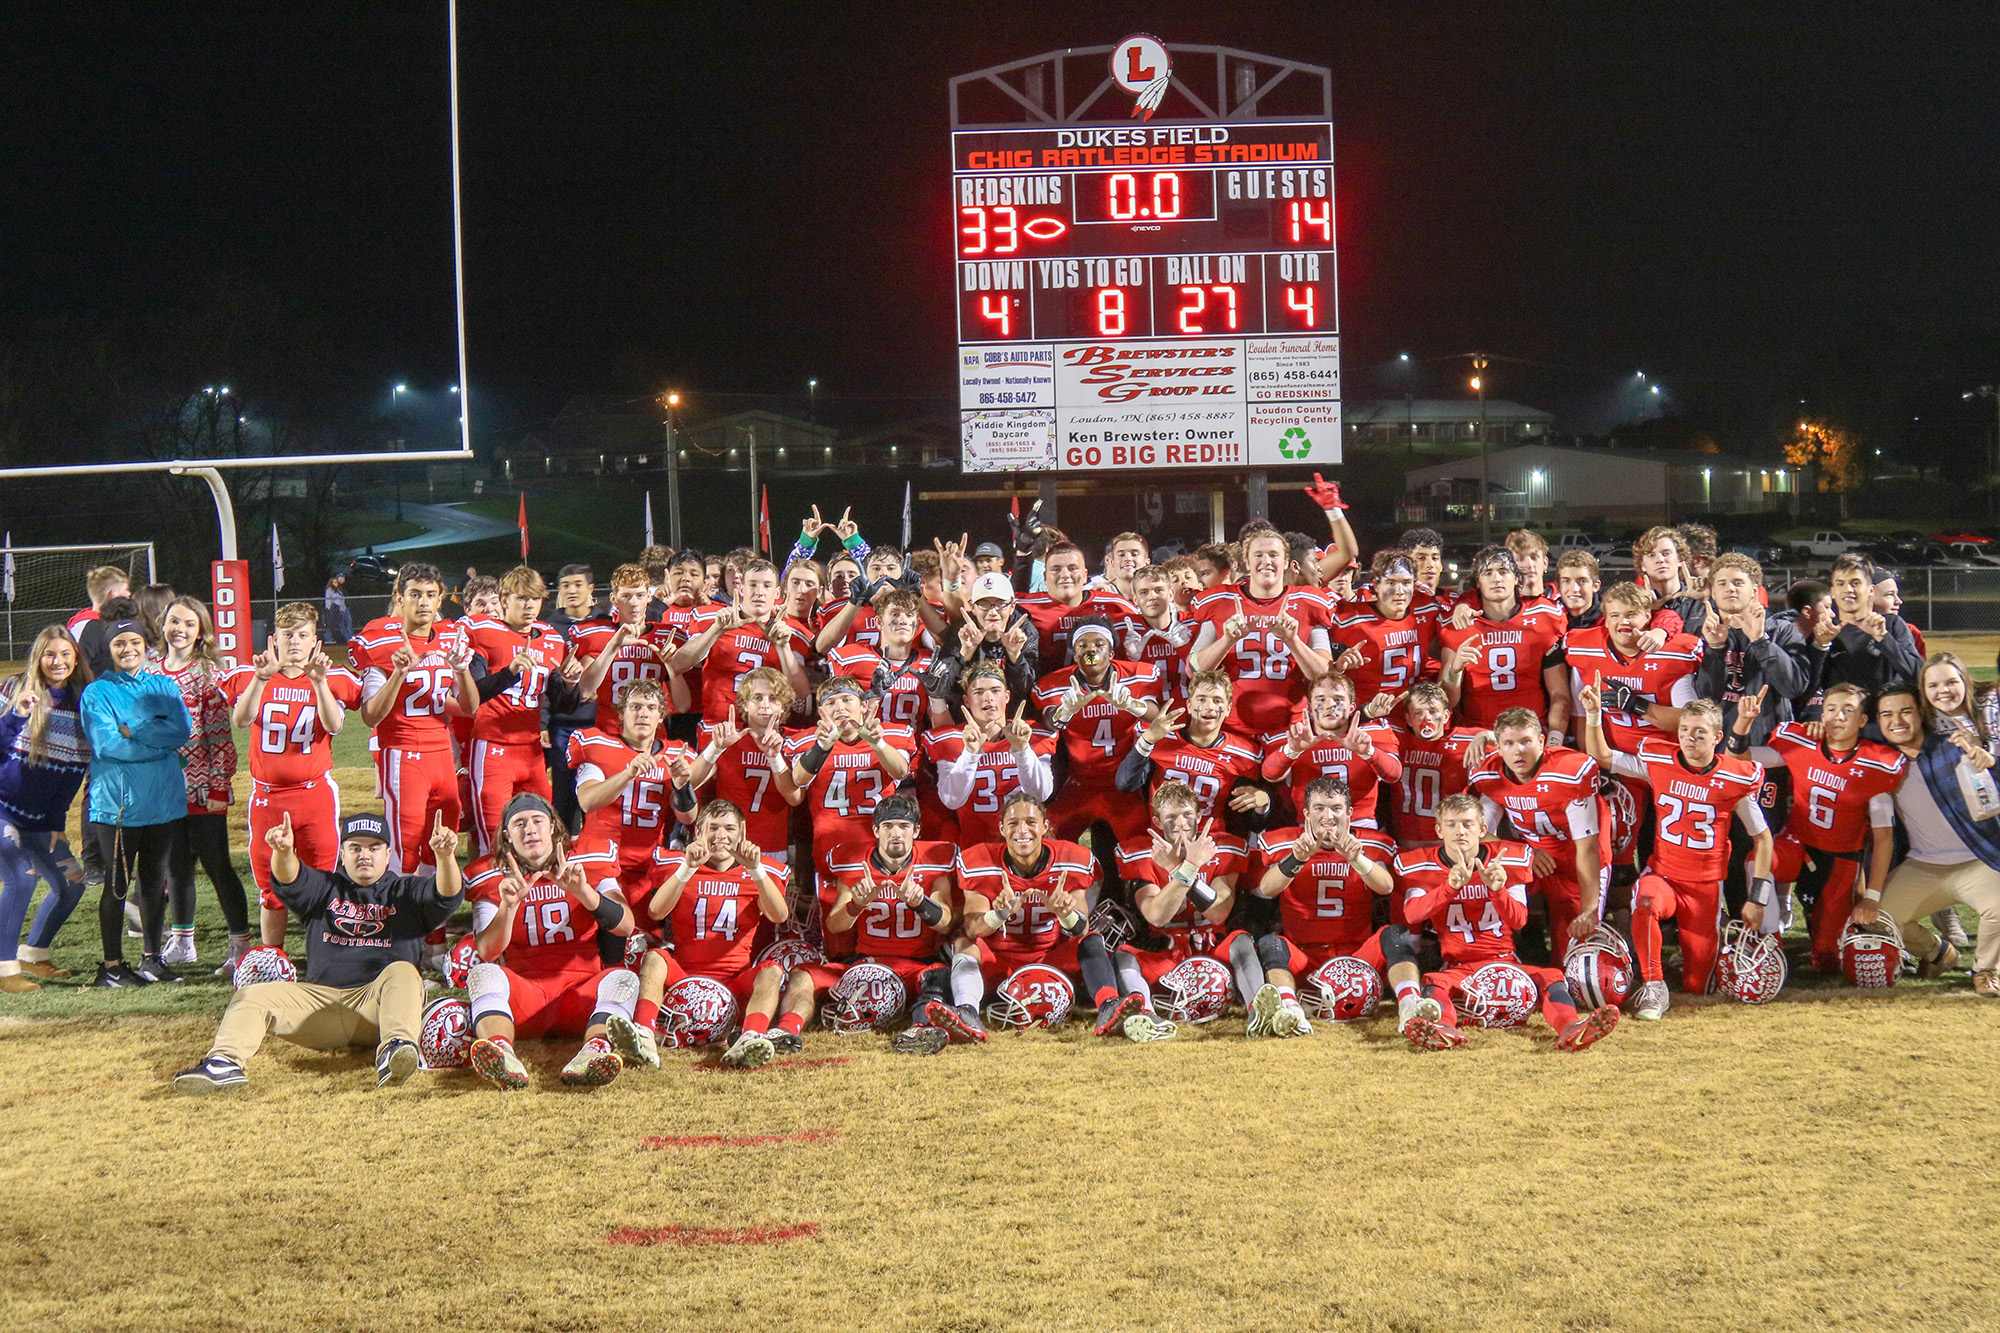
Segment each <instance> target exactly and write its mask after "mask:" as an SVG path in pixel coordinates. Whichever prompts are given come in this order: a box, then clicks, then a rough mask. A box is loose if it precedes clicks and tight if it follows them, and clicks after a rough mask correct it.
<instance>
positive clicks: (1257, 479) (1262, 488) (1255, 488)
mask: <svg viewBox="0 0 2000 1333" xmlns="http://www.w3.org/2000/svg"><path fill="white" fill-rule="evenodd" d="M1245 493H1246V496H1247V498H1248V500H1249V502H1250V517H1251V518H1262V519H1268V518H1270V517H1271V479H1270V476H1269V474H1267V473H1266V472H1265V471H1264V470H1263V469H1262V468H1252V469H1251V470H1250V484H1249V485H1248V486H1247V487H1245Z"/></svg>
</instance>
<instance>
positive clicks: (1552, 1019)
mask: <svg viewBox="0 0 2000 1333" xmlns="http://www.w3.org/2000/svg"><path fill="white" fill-rule="evenodd" d="M1499 961H1501V962H1507V963H1512V964H1513V965H1514V966H1516V967H1518V968H1520V969H1521V970H1522V971H1523V972H1526V973H1527V974H1528V975H1529V976H1530V977H1531V978H1533V979H1534V983H1535V991H1536V993H1537V995H1538V996H1539V997H1540V1000H1541V1006H1542V1017H1543V1018H1545V1019H1547V1020H1548V1024H1549V1026H1550V1027H1552V1028H1554V1029H1555V1030H1556V1031H1557V1032H1561V1031H1562V1030H1563V1029H1564V1028H1566V1027H1568V1026H1569V1025H1570V1024H1571V1023H1574V1022H1576V1006H1575V1005H1573V1004H1564V1003H1563V1002H1562V1001H1561V1000H1558V999H1554V998H1553V997H1551V996H1550V994H1549V991H1550V990H1551V989H1552V988H1553V987H1556V986H1560V985H1563V974H1562V973H1561V972H1559V971H1557V970H1556V969H1555V968H1553V967H1530V966H1529V965H1528V964H1526V963H1524V962H1522V961H1521V960H1520V959H1518V958H1505V959H1501V960H1499ZM1484 966H1486V964H1485V963H1472V964H1470V965H1467V966H1461V967H1454V968H1451V969H1450V970H1448V971H1444V972H1426V973H1424V986H1425V988H1426V989H1427V990H1428V991H1429V993H1430V996H1431V998H1432V999H1434V1000H1436V1001H1437V1002H1438V1004H1439V1005H1440V1006H1441V1007H1442V1008H1443V1009H1444V1013H1443V1014H1442V1015H1441V1016H1440V1017H1439V1019H1438V1021H1439V1022H1441V1023H1443V1024H1444V1025H1445V1026H1446V1027H1457V1026H1458V1009H1457V1007H1456V1006H1455V1005H1453V1004H1452V1002H1451V993H1452V992H1453V991H1455V990H1457V989H1458V988H1459V986H1461V985H1462V984H1463V983H1464V982H1465V979H1466V978H1467V977H1469V976H1471V975H1472V974H1473V973H1474V972H1477V971H1478V970H1479V969H1480V968H1482V967H1484ZM1563 993H1564V994H1568V993H1569V991H1568V988H1567V987H1566V986H1565V987H1564V991H1563ZM1459 998H1460V999H1463V998H1464V995H1463V994H1462V993H1461V995H1460V996H1459Z"/></svg>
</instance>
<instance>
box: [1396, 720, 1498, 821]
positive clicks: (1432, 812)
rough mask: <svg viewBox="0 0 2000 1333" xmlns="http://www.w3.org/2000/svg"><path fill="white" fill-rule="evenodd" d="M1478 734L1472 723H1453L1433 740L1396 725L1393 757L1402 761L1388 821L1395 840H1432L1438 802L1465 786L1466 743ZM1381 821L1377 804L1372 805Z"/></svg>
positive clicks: (1470, 741)
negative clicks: (1401, 772) (1394, 754)
mask: <svg viewBox="0 0 2000 1333" xmlns="http://www.w3.org/2000/svg"><path fill="white" fill-rule="evenodd" d="M1478 734H1479V730H1478V728H1476V727H1455V728H1453V729H1452V730H1449V731H1447V732H1445V734H1444V735H1442V736H1440V737H1438V738H1437V739H1436V740H1434V741H1427V740H1425V739H1424V738H1423V737H1421V736H1419V735H1417V733H1416V732H1415V731H1413V730H1411V729H1410V728H1409V727H1406V726H1402V725H1397V726H1396V750H1397V757H1398V758H1399V759H1401V760H1402V761H1403V775H1402V776H1401V777H1400V778H1398V779H1396V785H1395V787H1394V788H1393V789H1392V794H1391V800H1392V801H1393V803H1394V804H1393V806H1392V807H1391V810H1390V815H1389V820H1388V822H1389V825H1390V827H1391V828H1392V829H1393V830H1394V831H1395V834H1396V841H1397V842H1398V843H1399V844H1401V845H1402V846H1404V847H1415V846H1418V845H1420V844H1423V843H1427V842H1436V841H1437V840H1438V834H1437V812H1438V806H1439V805H1440V804H1441V803H1442V802H1443V801H1444V798H1445V797H1447V796H1456V795H1458V793H1460V792H1462V791H1464V790H1465V782H1466V778H1467V777H1468V776H1469V775H1468V774H1467V772H1466V767H1465V751H1466V747H1467V746H1469V745H1470V744H1471V743H1472V738H1473V737H1474V736H1477V735H1478ZM1376 819H1377V822H1380V821H1381V805H1380V803H1379V800H1378V803H1377V805H1376Z"/></svg>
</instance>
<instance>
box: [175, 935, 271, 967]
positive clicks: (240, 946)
mask: <svg viewBox="0 0 2000 1333" xmlns="http://www.w3.org/2000/svg"><path fill="white" fill-rule="evenodd" d="M256 947H257V945H256V941H255V940H253V939H252V938H251V937H250V936H248V935H231V936H230V937H229V954H228V956H227V957H226V958H224V959H223V960H222V966H221V967H218V968H216V969H215V971H213V972H211V973H209V975H210V976H212V977H233V976H235V975H236V965H237V964H238V963H240V962H242V961H243V955H244V954H246V953H249V952H250V950H252V949H254V948H256ZM188 961H190V962H192V961H194V960H193V959H189V960H188Z"/></svg>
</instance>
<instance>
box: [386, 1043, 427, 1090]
mask: <svg viewBox="0 0 2000 1333" xmlns="http://www.w3.org/2000/svg"><path fill="white" fill-rule="evenodd" d="M422 1063H423V1056H422V1055H421V1054H420V1053H419V1052H418V1050H417V1044H416V1043H415V1042H413V1041H392V1042H390V1043H389V1044H388V1045H387V1046H384V1047H383V1048H382V1049H381V1050H379V1051H377V1052H376V1053H375V1086H376V1087H378V1088H380V1087H384V1086H386V1085H387V1084H390V1083H401V1082H403V1081H404V1080H405V1079H407V1078H409V1076H410V1075H412V1074H414V1073H416V1072H417V1066H418V1065H420V1064H422Z"/></svg>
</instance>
